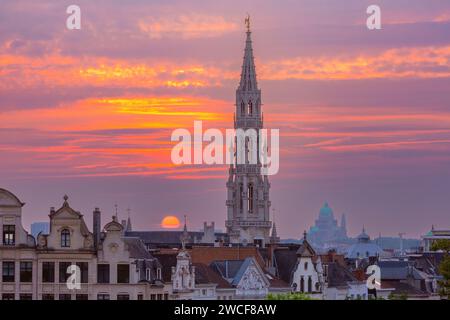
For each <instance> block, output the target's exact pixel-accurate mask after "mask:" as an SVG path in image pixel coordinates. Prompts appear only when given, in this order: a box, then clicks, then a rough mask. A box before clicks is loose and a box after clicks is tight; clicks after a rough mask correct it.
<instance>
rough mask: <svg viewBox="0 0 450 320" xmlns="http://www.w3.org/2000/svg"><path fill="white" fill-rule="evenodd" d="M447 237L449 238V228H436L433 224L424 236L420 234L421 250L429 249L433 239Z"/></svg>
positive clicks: (426, 250) (427, 250)
mask: <svg viewBox="0 0 450 320" xmlns="http://www.w3.org/2000/svg"><path fill="white" fill-rule="evenodd" d="M442 239H447V240H450V230H437V229H434V226H431V230H430V231H429V232H428V233H427V234H426V235H424V236H422V241H423V250H424V251H425V252H429V251H431V245H432V244H433V241H435V240H442Z"/></svg>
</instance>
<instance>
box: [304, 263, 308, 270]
mask: <svg viewBox="0 0 450 320" xmlns="http://www.w3.org/2000/svg"><path fill="white" fill-rule="evenodd" d="M305 270H308V262H305Z"/></svg>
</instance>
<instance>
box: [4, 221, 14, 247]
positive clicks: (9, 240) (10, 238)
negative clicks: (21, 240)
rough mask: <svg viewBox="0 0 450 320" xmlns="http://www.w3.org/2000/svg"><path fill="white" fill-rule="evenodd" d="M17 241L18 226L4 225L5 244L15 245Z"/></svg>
mask: <svg viewBox="0 0 450 320" xmlns="http://www.w3.org/2000/svg"><path fill="white" fill-rule="evenodd" d="M15 243H16V226H15V225H3V245H5V246H13V245H15Z"/></svg>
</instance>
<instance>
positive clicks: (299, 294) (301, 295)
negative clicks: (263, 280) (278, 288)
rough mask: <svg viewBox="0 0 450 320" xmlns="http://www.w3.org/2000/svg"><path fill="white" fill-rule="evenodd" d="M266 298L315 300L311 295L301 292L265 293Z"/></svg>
mask: <svg viewBox="0 0 450 320" xmlns="http://www.w3.org/2000/svg"><path fill="white" fill-rule="evenodd" d="M267 300H316V299H313V298H311V296H309V295H307V294H305V293H303V292H295V293H294V292H292V293H277V294H274V293H269V294H268V295H267Z"/></svg>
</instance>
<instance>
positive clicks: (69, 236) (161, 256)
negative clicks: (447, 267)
mask: <svg viewBox="0 0 450 320" xmlns="http://www.w3.org/2000/svg"><path fill="white" fill-rule="evenodd" d="M23 206H24V203H23V202H21V201H20V200H19V199H18V197H17V196H15V195H14V194H12V193H11V192H9V191H7V190H4V189H0V231H1V240H2V241H1V243H0V264H1V267H2V276H1V277H0V296H1V298H2V299H4V300H12V299H15V300H16V299H21V300H31V299H33V300H69V299H70V300H75V299H76V300H169V299H170V300H185V299H195V300H234V299H265V298H266V297H267V295H268V294H269V293H287V292H304V293H306V294H308V295H310V296H311V297H313V298H316V299H330V300H343V299H368V298H369V295H370V294H371V295H374V296H375V295H377V296H378V297H385V298H387V297H388V296H389V295H391V294H392V293H393V292H396V290H397V292H400V291H399V290H403V289H405V288H406V289H410V290H412V289H411V288H413V289H414V290H415V294H416V297H420V296H421V295H422V297H423V296H424V294H423V293H425V294H427V295H428V296H430V295H432V294H435V293H436V292H437V290H438V288H437V280H438V277H439V275H438V274H437V271H436V263H437V261H432V258H433V257H435V256H430V257H428V258H426V259H425V258H423V256H420V257H415V258H414V259H413V258H411V261H408V262H406V263H405V262H402V264H401V266H404V267H405V268H406V273H405V272H403V271H402V272H398V271H395V270H394V269H395V268H396V267H398V265H397V264H396V263H395V262H392V261H391V262H389V263H388V262H386V261H383V260H382V259H380V258H379V256H378V257H371V256H370V255H369V256H367V255H363V254H361V255H358V258H357V259H350V260H349V259H346V258H345V256H344V255H341V254H337V253H336V252H335V251H329V252H328V253H326V254H318V253H316V252H315V250H314V248H313V247H312V246H311V245H310V243H309V242H308V240H307V236H306V233H305V234H304V238H303V240H302V241H301V243H300V244H291V245H286V244H280V243H279V241H277V240H279V238H278V237H277V236H276V232H275V234H272V239H273V241H271V243H270V244H268V245H267V246H265V247H258V246H242V245H231V244H229V243H226V242H224V241H215V240H214V239H216V238H215V237H212V236H211V235H212V234H214V230H212V229H213V226H212V229H211V226H208V225H206V224H205V231H204V234H203V235H202V234H201V233H199V232H191V231H188V228H187V225H186V224H185V225H184V230H183V231H181V232H180V231H166V232H152V231H149V232H135V231H133V230H132V228H131V221H130V220H128V221H125V222H119V221H118V219H117V216H116V215H113V216H112V217H111V218H110V219H108V220H109V221H108V223H106V224H105V225H104V226H103V227H102V223H101V215H102V214H101V212H100V210H99V209H98V208H96V209H94V211H93V221H92V231H91V230H90V229H89V228H88V226H87V224H86V222H85V219H84V216H83V215H82V214H81V213H80V212H78V211H76V210H74V209H73V208H72V207H71V206H70V204H69V199H68V197H67V196H65V197H64V200H63V203H62V206H61V207H60V208H59V209H57V210H55V209H54V208H51V209H50V212H49V226H50V227H49V230H48V232H40V233H39V234H38V235H37V236H36V237H33V236H31V235H30V234H29V233H28V232H27V231H26V230H25V229H24V228H23V225H22V208H23ZM207 239H209V240H207ZM221 239H222V240H226V235H224V236H223V238H221ZM374 259H375V260H374ZM412 261H415V262H412ZM374 263H375V264H378V265H379V266H380V267H381V270H382V283H381V286H380V288H378V290H377V291H376V292H370V290H368V287H367V284H366V282H367V281H366V279H367V275H366V274H365V273H366V268H367V266H368V265H369V264H374ZM391 269H392V270H394V271H392V270H391ZM383 270H384V271H383ZM383 276H384V278H383ZM400 276H401V277H403V278H401V277H400ZM396 277H399V278H398V279H397V278H396Z"/></svg>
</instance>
